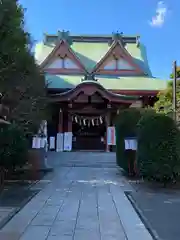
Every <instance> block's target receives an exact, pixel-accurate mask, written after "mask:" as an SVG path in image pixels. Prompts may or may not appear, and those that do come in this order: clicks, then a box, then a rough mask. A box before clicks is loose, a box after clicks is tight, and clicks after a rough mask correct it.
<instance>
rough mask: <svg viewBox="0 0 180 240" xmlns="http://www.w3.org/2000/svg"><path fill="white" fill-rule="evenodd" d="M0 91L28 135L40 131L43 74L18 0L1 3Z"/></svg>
mask: <svg viewBox="0 0 180 240" xmlns="http://www.w3.org/2000/svg"><path fill="white" fill-rule="evenodd" d="M0 27H1V31H0V91H1V92H2V93H3V103H4V104H6V105H7V106H8V107H9V108H10V112H9V120H10V121H11V122H15V123H17V124H18V125H19V126H21V127H22V129H23V130H24V131H25V133H26V134H27V135H31V134H34V133H36V132H37V129H38V127H39V124H40V122H41V120H42V119H46V111H45V109H46V104H47V98H46V89H45V81H44V77H43V76H42V75H41V74H40V70H39V68H38V66H37V65H36V63H35V60H34V57H33V55H32V53H31V49H30V47H31V45H32V42H31V39H30V36H29V34H28V33H27V32H26V31H25V27H24V12H23V9H22V7H21V6H20V4H19V3H18V1H17V0H13V1H12V0H1V5H0Z"/></svg>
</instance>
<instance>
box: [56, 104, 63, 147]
mask: <svg viewBox="0 0 180 240" xmlns="http://www.w3.org/2000/svg"><path fill="white" fill-rule="evenodd" d="M63 117H64V114H63V111H62V109H61V108H60V109H59V119H58V120H59V121H58V132H57V137H56V152H62V151H63V148H64V134H63V133H64V129H63V120H64V119H63Z"/></svg>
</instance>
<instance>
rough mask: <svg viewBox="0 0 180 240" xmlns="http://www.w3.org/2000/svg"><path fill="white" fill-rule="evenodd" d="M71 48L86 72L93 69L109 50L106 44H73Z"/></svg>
mask: <svg viewBox="0 0 180 240" xmlns="http://www.w3.org/2000/svg"><path fill="white" fill-rule="evenodd" d="M71 48H72V49H73V51H74V52H75V53H76V55H77V57H78V58H79V59H80V61H81V62H82V63H83V64H84V65H85V67H86V69H87V70H91V69H93V68H94V67H95V66H96V64H97V63H98V62H99V61H100V60H101V58H103V57H104V55H105V54H106V53H107V51H108V50H109V48H110V46H109V45H108V43H98V42H95V43H92V42H90V43H88V42H74V43H73V44H72V45H71Z"/></svg>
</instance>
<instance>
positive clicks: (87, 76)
mask: <svg viewBox="0 0 180 240" xmlns="http://www.w3.org/2000/svg"><path fill="white" fill-rule="evenodd" d="M84 81H95V82H97V79H96V78H95V75H94V74H91V73H87V74H85V75H84V78H82V79H81V82H84Z"/></svg>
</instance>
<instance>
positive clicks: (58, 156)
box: [48, 152, 116, 168]
mask: <svg viewBox="0 0 180 240" xmlns="http://www.w3.org/2000/svg"><path fill="white" fill-rule="evenodd" d="M48 164H49V165H50V166H52V167H58V166H59V167H60V166H61V167H90V168H116V154H115V153H105V152H59V153H57V152H49V153H48Z"/></svg>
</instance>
